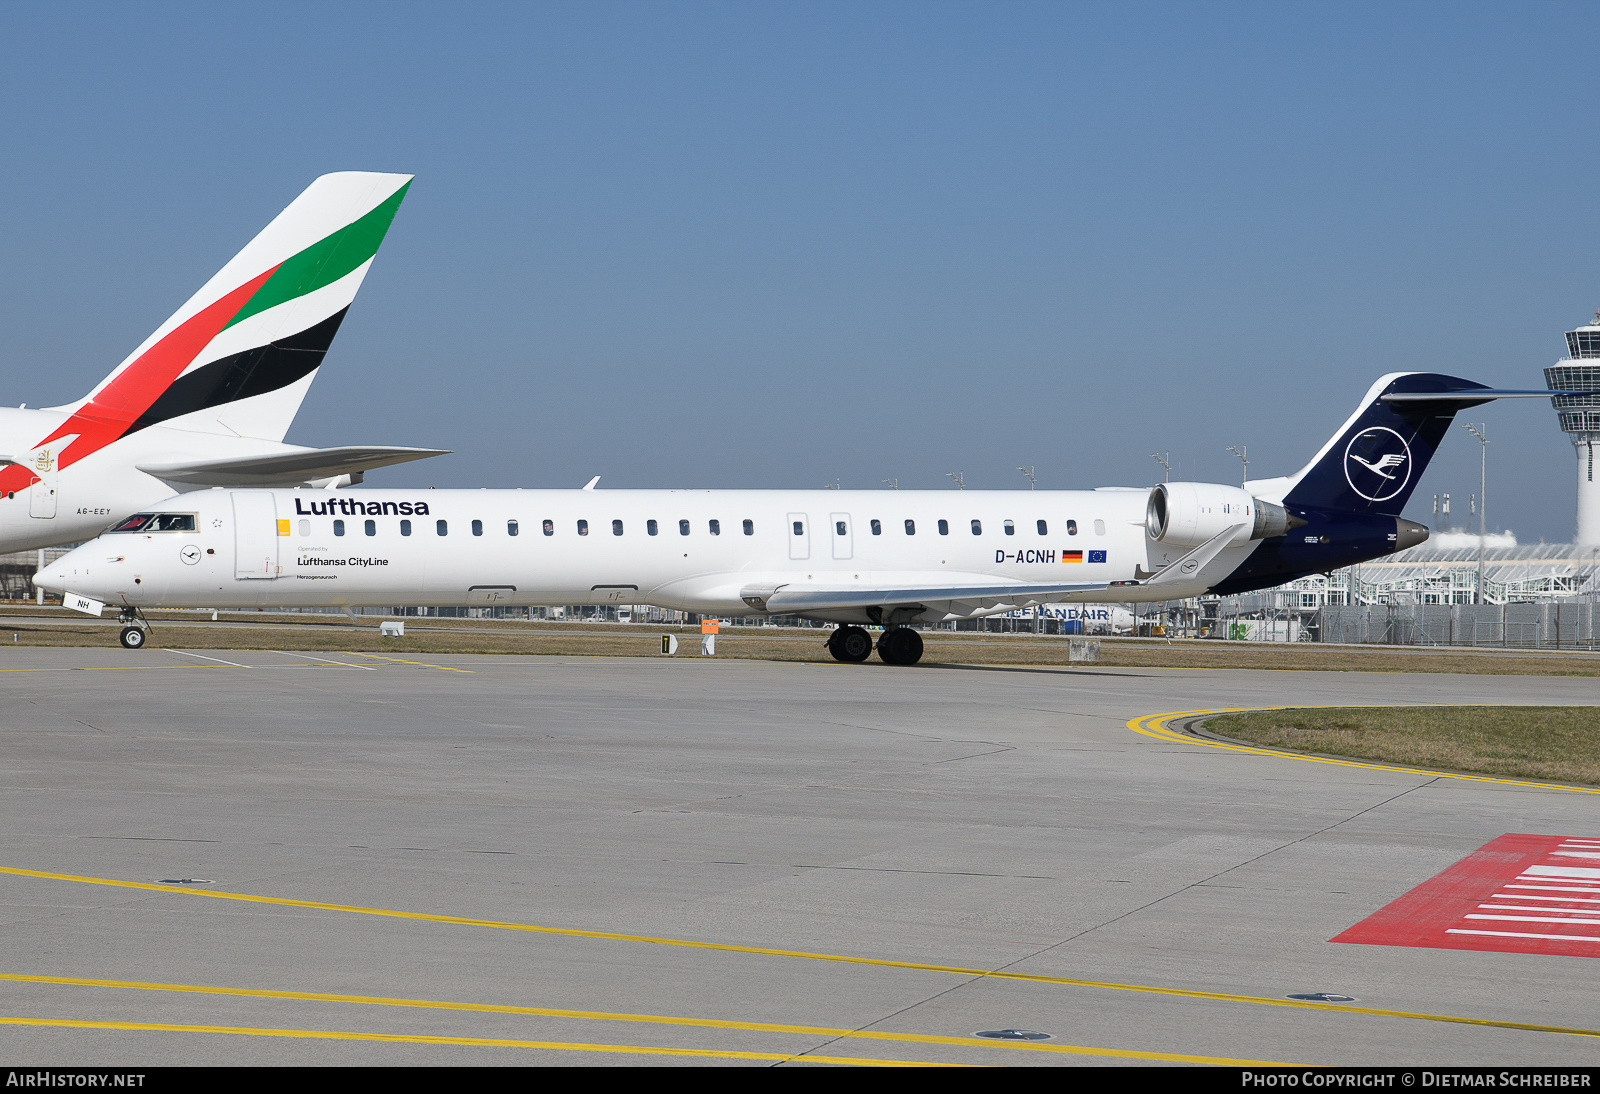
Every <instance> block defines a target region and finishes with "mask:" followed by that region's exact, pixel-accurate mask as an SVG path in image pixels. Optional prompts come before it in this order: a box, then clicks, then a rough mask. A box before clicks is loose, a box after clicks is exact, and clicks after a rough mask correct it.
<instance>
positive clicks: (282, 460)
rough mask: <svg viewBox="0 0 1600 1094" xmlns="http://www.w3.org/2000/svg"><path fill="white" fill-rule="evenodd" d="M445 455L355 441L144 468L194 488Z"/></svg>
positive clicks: (301, 477) (292, 480)
mask: <svg viewBox="0 0 1600 1094" xmlns="http://www.w3.org/2000/svg"><path fill="white" fill-rule="evenodd" d="M445 455H449V452H448V451H447V450H446V449H442V448H395V447H391V446H384V445H350V446H348V447H344V448H304V449H301V450H300V451H298V452H280V453H276V454H274V455H270V456H237V457H234V458H233V459H228V460H198V461H195V462H191V463H168V464H141V465H140V466H139V470H140V471H143V472H144V473H145V474H147V475H154V476H155V477H156V478H158V479H164V480H166V481H167V482H182V483H189V484H191V485H194V486H294V485H296V484H298V483H304V482H312V481H314V480H317V479H332V478H338V477H339V476H341V475H350V474H354V473H356V472H358V471H371V470H373V469H374V468H377V467H388V466H390V465H391V464H397V463H408V462H410V461H411V460H425V459H427V458H428V457H429V456H445Z"/></svg>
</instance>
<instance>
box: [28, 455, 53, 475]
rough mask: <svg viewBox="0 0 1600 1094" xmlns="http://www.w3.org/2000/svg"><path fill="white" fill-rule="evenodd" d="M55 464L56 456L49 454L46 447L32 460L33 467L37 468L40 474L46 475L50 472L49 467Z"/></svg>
mask: <svg viewBox="0 0 1600 1094" xmlns="http://www.w3.org/2000/svg"><path fill="white" fill-rule="evenodd" d="M55 465H56V458H55V457H54V456H52V455H51V454H50V450H49V449H48V448H47V449H45V450H44V451H43V452H41V453H39V456H38V458H37V459H35V460H34V461H33V466H34V469H35V470H37V471H38V472H39V474H41V475H48V474H49V473H50V469H51V468H52V467H54V466H55Z"/></svg>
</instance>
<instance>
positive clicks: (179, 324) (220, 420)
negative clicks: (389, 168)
mask: <svg viewBox="0 0 1600 1094" xmlns="http://www.w3.org/2000/svg"><path fill="white" fill-rule="evenodd" d="M410 185H411V176H410V175H385V174H373V173H370V172H364V171H346V172H341V173H338V174H332V175H323V176H322V177H321V178H319V179H317V180H316V181H315V182H313V183H312V184H311V185H310V186H309V187H307V188H306V190H305V192H304V193H302V194H301V195H300V196H299V197H298V198H296V199H295V200H294V201H293V202H292V203H291V204H290V205H289V207H288V208H287V209H285V210H284V211H283V212H281V213H279V214H278V216H277V217H276V218H275V219H274V220H273V221H272V223H271V224H269V225H267V226H266V228H264V229H263V230H262V231H261V234H260V235H258V236H256V237H255V238H254V239H253V240H251V241H250V242H249V243H248V244H247V245H246V246H245V248H244V250H242V251H240V252H239V253H238V254H237V255H235V256H234V258H233V260H232V261H231V262H229V263H228V264H227V265H226V266H224V267H223V268H222V269H221V271H219V272H218V273H217V275H216V276H215V277H213V278H212V279H211V280H210V281H208V282H206V284H205V286H204V287H203V288H202V289H201V290H200V291H199V292H197V293H195V294H194V296H192V297H190V298H189V301H188V302H187V303H186V304H184V305H183V307H181V308H179V309H178V310H177V311H176V312H174V313H173V315H172V317H171V318H170V319H168V320H167V321H166V322H165V323H163V324H161V326H160V327H159V328H158V329H157V330H156V332H155V333H154V334H152V335H150V337H149V338H147V339H145V340H144V343H143V344H142V345H140V346H139V348H138V349H136V350H134V351H133V352H132V353H131V354H129V355H128V357H127V359H126V360H124V361H123V362H122V363H121V364H120V365H118V366H117V367H116V369H114V370H113V371H112V373H111V375H109V376H107V377H106V378H105V379H104V380H102V381H101V382H100V383H99V384H98V385H97V386H96V387H95V389H94V390H93V391H91V392H90V393H89V394H88V395H86V396H84V397H83V398H82V399H80V400H79V401H78V402H76V403H69V404H68V405H66V406H63V407H57V408H54V409H58V410H63V411H67V412H69V413H70V414H71V418H70V419H69V420H68V421H67V422H65V423H64V424H63V425H62V426H61V427H60V428H59V429H57V430H56V431H55V433H53V434H52V435H51V436H50V437H48V438H46V439H45V440H44V441H42V442H41V447H42V446H43V445H47V444H49V443H50V442H51V441H54V440H56V439H58V438H62V437H68V436H73V437H74V438H75V439H73V440H72V441H71V442H70V443H69V444H68V445H67V446H66V447H65V449H63V450H62V452H61V455H60V461H61V465H62V466H66V465H67V464H70V463H75V462H76V461H77V460H79V459H82V458H83V457H84V456H87V455H89V454H90V453H92V452H94V451H96V450H98V449H100V448H103V447H104V446H105V445H107V444H110V443H111V442H112V441H115V440H117V439H118V438H119V437H123V436H126V435H127V434H129V433H133V432H136V431H137V430H140V429H144V428H147V427H149V426H152V425H157V424H160V425H165V426H171V427H174V428H179V429H187V430H192V431H195V432H199V433H216V434H220V435H223V436H229V437H250V438H256V439H259V440H266V441H281V440H283V436H284V434H285V433H287V432H288V429H289V424H290V422H292V421H293V420H294V416H295V413H296V412H297V411H298V410H299V409H300V403H301V400H303V399H304V398H305V394H306V391H307V389H308V388H310V386H311V381H312V380H313V379H314V378H315V376H316V372H317V369H318V367H319V366H320V365H321V364H322V358H323V355H324V354H325V353H327V351H328V346H329V344H330V343H331V342H332V341H333V336H334V334H335V333H336V332H337V331H338V329H339V324H340V322H342V321H343V319H344V315H345V312H346V310H348V309H349V307H350V303H351V301H353V300H354V299H355V295H356V290H357V289H359V288H360V287H361V281H362V279H363V278H364V277H365V276H366V273H367V269H368V267H370V266H371V265H372V259H373V256H374V255H375V254H376V253H377V251H378V245H379V244H380V243H382V242H383V237H384V234H385V233H386V232H387V231H388V230H389V224H390V222H392V221H393V220H394V215H395V212H396V211H397V210H398V209H399V207H400V202H401V201H402V200H403V199H404V198H405V194H406V189H407V187H409V186H410Z"/></svg>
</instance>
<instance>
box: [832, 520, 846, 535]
mask: <svg viewBox="0 0 1600 1094" xmlns="http://www.w3.org/2000/svg"><path fill="white" fill-rule="evenodd" d="M833 530H834V532H835V533H836V534H838V535H841V536H844V535H849V533H848V532H846V531H845V530H844V521H842V520H836V521H834V522H833Z"/></svg>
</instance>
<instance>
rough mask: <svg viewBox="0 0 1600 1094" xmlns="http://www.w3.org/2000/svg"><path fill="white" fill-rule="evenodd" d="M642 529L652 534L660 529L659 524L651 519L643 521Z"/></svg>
mask: <svg viewBox="0 0 1600 1094" xmlns="http://www.w3.org/2000/svg"><path fill="white" fill-rule="evenodd" d="M644 530H645V532H646V533H648V534H649V535H652V536H653V535H655V534H656V533H657V532H659V531H660V530H661V526H660V525H659V524H657V523H656V522H655V521H653V520H647V521H645V522H644Z"/></svg>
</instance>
